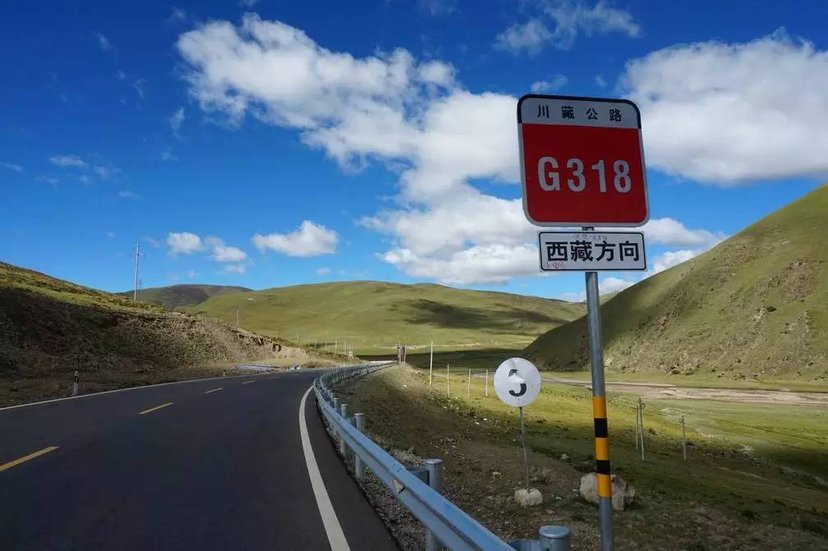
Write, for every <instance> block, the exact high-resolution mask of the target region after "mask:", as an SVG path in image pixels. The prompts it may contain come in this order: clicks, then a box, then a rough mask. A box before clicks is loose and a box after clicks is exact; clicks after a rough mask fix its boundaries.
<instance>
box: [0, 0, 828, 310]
mask: <svg viewBox="0 0 828 551" xmlns="http://www.w3.org/2000/svg"><path fill="white" fill-rule="evenodd" d="M677 4H678V3H667V2H658V3H654V2H643V1H638V2H635V1H628V2H609V1H599V2H595V1H591V0H583V1H579V0H565V1H555V0H525V1H520V2H514V1H506V0H502V1H500V0H498V1H491V2H481V1H478V2H471V1H468V0H456V1H449V0H418V1H416V0H415V1H410V2H405V1H402V0H376V1H361V2H332V1H326V2H313V1H307V2H287V1H268V0H259V1H258V2H254V1H252V0H246V1H244V2H241V3H240V2H238V1H233V2H192V3H186V2H179V3H174V4H170V3H160V2H141V3H135V2H100V3H95V2H70V1H64V2H46V3H22V2H16V3H13V4H12V5H10V6H8V7H6V9H5V15H6V16H5V17H4V18H2V21H0V46H2V47H0V61H2V64H3V67H4V68H5V74H6V77H5V78H4V83H3V84H2V85H0V190H2V201H1V202H0V259H2V260H3V261H6V262H10V263H13V264H17V265H21V266H25V267H28V268H32V269H36V270H40V271H43V272H46V273H49V274H51V275H54V276H56V277H60V278H65V279H69V280H72V281H75V282H78V283H81V284H84V285H89V286H92V287H96V288H101V289H106V290H113V291H114V290H124V289H128V288H130V287H131V282H132V260H131V251H132V248H133V247H134V245H135V243H140V244H141V248H142V251H143V253H144V256H143V257H142V263H143V268H142V273H141V279H142V283H143V286H145V287H149V286H158V285H167V284H171V283H191V282H193V283H196V282H198V283H218V284H234V285H244V286H248V287H252V288H266V287H273V286H281V285H290V284H297V283H306V282H322V281H333V280H350V279H373V280H391V281H400V282H421V281H427V282H443V283H448V284H452V285H462V286H468V287H472V288H483V289H498V290H505V291H513V292H518V293H524V294H537V295H541V296H550V297H567V298H579V297H580V296H581V293H582V289H583V276H581V275H580V274H568V275H556V276H553V277H539V275H538V267H537V262H538V261H537V252H536V245H535V237H534V236H535V234H536V231H537V228H533V227H532V226H531V225H529V224H528V222H526V221H525V219H524V218H523V213H522V210H521V207H520V185H519V178H518V171H517V163H518V158H517V146H516V126H515V125H516V123H515V120H514V106H515V102H516V100H517V98H518V97H519V96H520V95H522V94H524V93H527V92H530V91H545V92H554V93H559V94H571V95H587V96H602V97H603V96H605V97H628V98H631V99H634V100H635V101H637V102H638V104H639V105H640V107H641V110H642V123H643V132H644V142H645V150H646V158H647V161H648V179H649V196H650V216H651V222H650V223H649V224H648V226H647V227H645V230H644V231H645V234H646V236H647V241H648V259H649V260H650V267H651V271H650V272H649V273H652V272H654V271H657V270H659V269H664V268H666V267H669V266H671V265H674V264H675V263H676V262H679V261H681V260H686V259H688V258H691V257H692V256H694V255H696V254H699V253H700V252H703V251H704V250H706V249H707V248H709V247H711V246H713V245H714V244H715V243H716V242H718V241H719V240H720V239H722V238H724V237H726V236H728V235H732V234H733V233H735V232H737V231H739V230H740V229H743V228H744V227H746V226H747V225H749V224H751V223H752V222H754V221H756V220H758V219H759V218H761V217H763V216H765V215H766V214H768V213H770V212H772V211H774V210H776V209H777V208H779V207H781V206H783V205H785V204H787V203H789V202H791V201H793V200H795V199H797V198H798V197H801V196H802V195H804V194H805V193H807V192H808V191H810V190H812V189H814V188H815V187H816V186H817V185H819V183H820V182H822V181H824V180H825V179H826V175H828V156H826V155H825V152H826V151H828V131H826V130H825V129H826V128H828V94H826V93H825V90H827V89H828V53H826V48H828V44H826V42H828V36H826V34H825V32H824V25H825V22H826V21H828V4H826V3H825V2H822V1H818V0H814V1H811V2H796V3H794V2H765V3H762V5H761V6H754V7H752V8H751V9H750V10H747V9H745V8H742V7H741V6H740V5H739V3H723V2H704V1H702V2H695V3H694V4H693V9H687V8H686V7H681V6H679V5H677ZM649 273H648V274H645V275H649ZM640 278H641V274H632V273H626V274H625V273H614V274H604V275H603V276H602V288H603V289H604V290H605V291H610V290H617V289H620V288H623V287H625V286H628V285H630V284H632V283H634V282H635V281H637V280H639V279H640Z"/></svg>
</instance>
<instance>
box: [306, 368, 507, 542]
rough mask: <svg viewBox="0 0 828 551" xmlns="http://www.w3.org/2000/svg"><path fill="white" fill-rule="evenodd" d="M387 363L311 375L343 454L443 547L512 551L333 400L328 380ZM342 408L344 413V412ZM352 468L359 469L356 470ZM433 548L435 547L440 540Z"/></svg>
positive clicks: (345, 408) (323, 409)
mask: <svg viewBox="0 0 828 551" xmlns="http://www.w3.org/2000/svg"><path fill="white" fill-rule="evenodd" d="M389 365H394V364H383V365H370V366H366V367H351V368H340V369H337V370H335V371H332V372H329V373H326V374H325V375H322V376H321V377H319V378H317V379H316V381H315V384H314V389H315V392H316V397H317V403H318V404H319V408H320V410H321V411H322V413H323V415H324V417H325V419H327V421H328V423H329V425H330V427H331V428H332V429H333V431H334V433H335V434H336V435H337V437H338V438H339V439H340V450H341V451H343V452H344V453H345V454H347V453H349V450H350V452H353V453H354V456H355V460H358V461H355V463H359V462H361V463H362V464H363V465H364V467H367V468H369V469H371V471H372V472H373V473H374V474H375V475H376V476H377V478H379V479H380V480H382V482H383V483H384V484H385V485H386V486H387V487H388V489H389V490H391V493H392V494H393V495H394V496H395V497H396V498H397V499H398V500H399V501H400V502H401V503H402V504H403V505H405V506H406V507H407V508H408V510H409V511H411V513H412V514H413V515H414V516H415V517H417V519H418V520H419V521H420V522H422V523H423V525H424V526H425V527H426V529H427V530H428V531H429V532H430V534H433V538H436V539H437V540H439V543H440V544H442V545H443V546H445V547H448V548H449V549H452V550H458V551H459V550H469V551H471V550H480V549H485V550H489V549H492V550H503V551H514V547H512V546H511V545H509V544H508V543H506V542H505V541H503V540H501V539H500V538H498V537H497V536H496V535H495V534H493V533H492V532H491V531H490V530H488V529H487V528H486V527H485V526H483V525H482V524H480V523H479V522H477V521H476V520H474V519H473V518H472V517H471V516H469V515H468V514H467V513H466V512H464V511H463V510H461V509H460V508H459V507H457V506H456V505H454V504H453V503H452V502H450V501H449V500H448V499H446V498H445V497H443V496H442V495H441V494H439V493H438V492H437V491H435V490H434V489H433V488H431V487H430V486H429V485H428V484H427V483H425V482H423V481H422V480H421V479H420V478H418V477H417V476H416V475H415V474H414V473H412V472H411V471H409V470H408V469H407V468H406V467H405V465H403V464H401V463H400V462H398V461H397V460H396V459H394V458H393V457H392V456H391V455H390V454H389V453H388V452H386V451H385V450H384V449H382V448H381V447H380V446H379V445H377V444H376V443H375V442H374V441H373V440H371V439H370V438H368V437H367V436H366V435H365V434H363V433H362V432H360V431H359V430H357V428H356V426H355V425H356V419H353V418H348V417H347V406H345V407H342V405H341V404H339V403H338V402H339V399H338V398H336V397H335V396H334V394H333V393H332V392H331V388H332V385H335V384H337V383H339V382H342V381H343V380H345V379H349V378H353V377H360V376H363V375H366V374H368V373H371V372H374V371H377V370H379V369H383V368H385V367H388V366H389ZM335 405H336V406H338V407H335ZM343 412H345V415H344V416H343ZM352 419H353V420H352ZM364 467H363V469H364ZM355 470H357V471H358V469H355ZM427 539H430V538H427ZM434 543H436V542H434ZM434 543H432V542H431V541H427V544H428V546H429V547H432V546H434ZM434 548H435V549H439V548H440V547H439V544H437V546H434Z"/></svg>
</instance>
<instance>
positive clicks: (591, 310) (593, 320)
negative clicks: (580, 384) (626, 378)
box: [584, 228, 614, 551]
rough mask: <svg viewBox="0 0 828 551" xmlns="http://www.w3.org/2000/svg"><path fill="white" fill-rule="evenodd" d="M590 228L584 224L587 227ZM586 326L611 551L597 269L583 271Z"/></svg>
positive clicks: (602, 506) (601, 506)
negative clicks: (585, 296) (594, 270)
mask: <svg viewBox="0 0 828 551" xmlns="http://www.w3.org/2000/svg"><path fill="white" fill-rule="evenodd" d="M591 229H592V228H584V230H587V231H589V230H591ZM586 295H587V326H588V328H589V349H590V356H591V360H592V362H591V363H592V417H593V418H594V422H595V474H596V476H597V478H598V518H599V520H600V523H601V549H602V551H612V550H613V548H614V544H613V535H612V478H611V474H612V473H611V470H610V458H609V430H608V427H607V397H606V394H605V393H604V353H603V350H602V348H601V311H600V309H599V293H598V272H587V273H586Z"/></svg>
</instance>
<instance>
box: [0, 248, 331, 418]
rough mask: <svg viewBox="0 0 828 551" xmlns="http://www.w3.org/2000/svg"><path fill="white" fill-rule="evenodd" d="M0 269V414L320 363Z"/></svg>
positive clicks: (220, 327) (189, 319)
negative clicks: (262, 364) (73, 391)
mask: <svg viewBox="0 0 828 551" xmlns="http://www.w3.org/2000/svg"><path fill="white" fill-rule="evenodd" d="M277 344H279V343H277V342H276V341H275V340H274V339H271V338H269V337H264V336H261V335H256V334H254V333H250V332H248V331H239V330H236V329H234V328H231V327H228V326H227V325H225V324H222V323H219V322H215V321H211V320H203V319H199V318H196V317H195V316H191V315H188V314H184V313H181V312H168V311H165V310H164V309H163V308H161V307H160V306H156V305H152V304H146V303H141V302H138V303H136V302H133V301H131V300H129V299H127V298H124V297H122V296H119V295H115V294H110V293H104V292H101V291H96V290H94V289H89V288H87V287H82V286H80V285H75V284H73V283H69V282H67V281H62V280H59V279H55V278H53V277H49V276H47V275H44V274H41V273H38V272H34V271H31V270H26V269H23V268H18V267H16V266H12V265H10V264H5V263H2V262H0V405H6V404H12V403H19V402H25V401H28V400H33V399H38V398H49V397H57V396H67V392H68V389H69V388H71V382H72V374H73V371H74V370H76V369H77V370H79V371H80V373H81V374H80V377H81V381H82V389H83V390H82V391H83V392H90V391H95V390H104V389H110V388H119V387H124V386H133V385H136V384H142V383H153V382H161V381H168V380H176V379H185V378H191V377H194V376H206V375H215V374H216V372H217V371H216V370H218V373H219V374H220V373H221V369H222V368H224V367H227V366H229V365H232V364H233V363H237V362H251V361H261V360H266V361H268V362H269V363H290V362H301V363H309V362H313V361H316V356H315V355H314V356H313V358H312V357H311V356H309V355H308V354H307V353H306V352H305V351H303V350H296V349H295V348H292V347H289V346H282V347H281V349H280V348H279V346H277Z"/></svg>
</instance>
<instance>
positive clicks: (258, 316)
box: [189, 281, 584, 353]
mask: <svg viewBox="0 0 828 551" xmlns="http://www.w3.org/2000/svg"><path fill="white" fill-rule="evenodd" d="M237 310H238V311H239V319H240V322H241V326H242V327H244V328H246V329H250V330H252V331H256V332H258V333H262V334H264V335H271V336H279V337H284V338H286V339H291V340H297V337H298V339H299V340H301V341H302V342H313V341H315V342H317V343H320V342H323V343H330V345H331V348H332V347H333V345H334V342H335V341H338V342H339V343H342V342H343V341H347V342H348V343H349V344H350V345H352V346H353V348H354V350H356V351H357V352H360V353H371V352H377V353H379V352H384V351H387V350H389V349H393V347H394V346H395V344H396V343H397V342H398V341H403V342H405V343H408V344H409V345H426V344H428V343H429V342H430V341H434V342H435V346H438V347H440V349H441V350H446V349H447V348H452V347H453V348H458V347H469V348H504V347H515V346H517V347H519V348H522V347H523V346H525V345H526V344H527V343H528V342H530V341H531V340H532V339H534V338H535V337H536V336H538V335H540V334H541V333H543V332H544V331H547V330H549V329H551V328H552V327H556V326H558V325H560V324H562V323H566V322H568V321H570V320H572V319H575V318H576V317H577V316H579V315H581V314H582V313H583V312H584V307H583V305H579V304H572V303H569V302H564V301H559V300H548V299H543V298H537V297H525V296H519V295H512V294H507V293H493V292H484V291H470V290H462V289H453V288H450V287H444V286H441V285H430V284H419V285H400V284H395V283H378V282H368V281H359V282H346V283H326V284H318V285H298V286H295V287H283V288H274V289H266V290H263V291H256V292H246V293H233V294H229V295H223V296H218V297H213V298H211V299H210V300H208V301H206V302H204V303H202V304H199V305H197V306H195V307H192V308H190V309H189V311H191V312H196V313H199V314H203V315H205V316H209V317H214V318H218V319H221V320H223V321H225V322H226V323H235V320H236V311H237Z"/></svg>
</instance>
